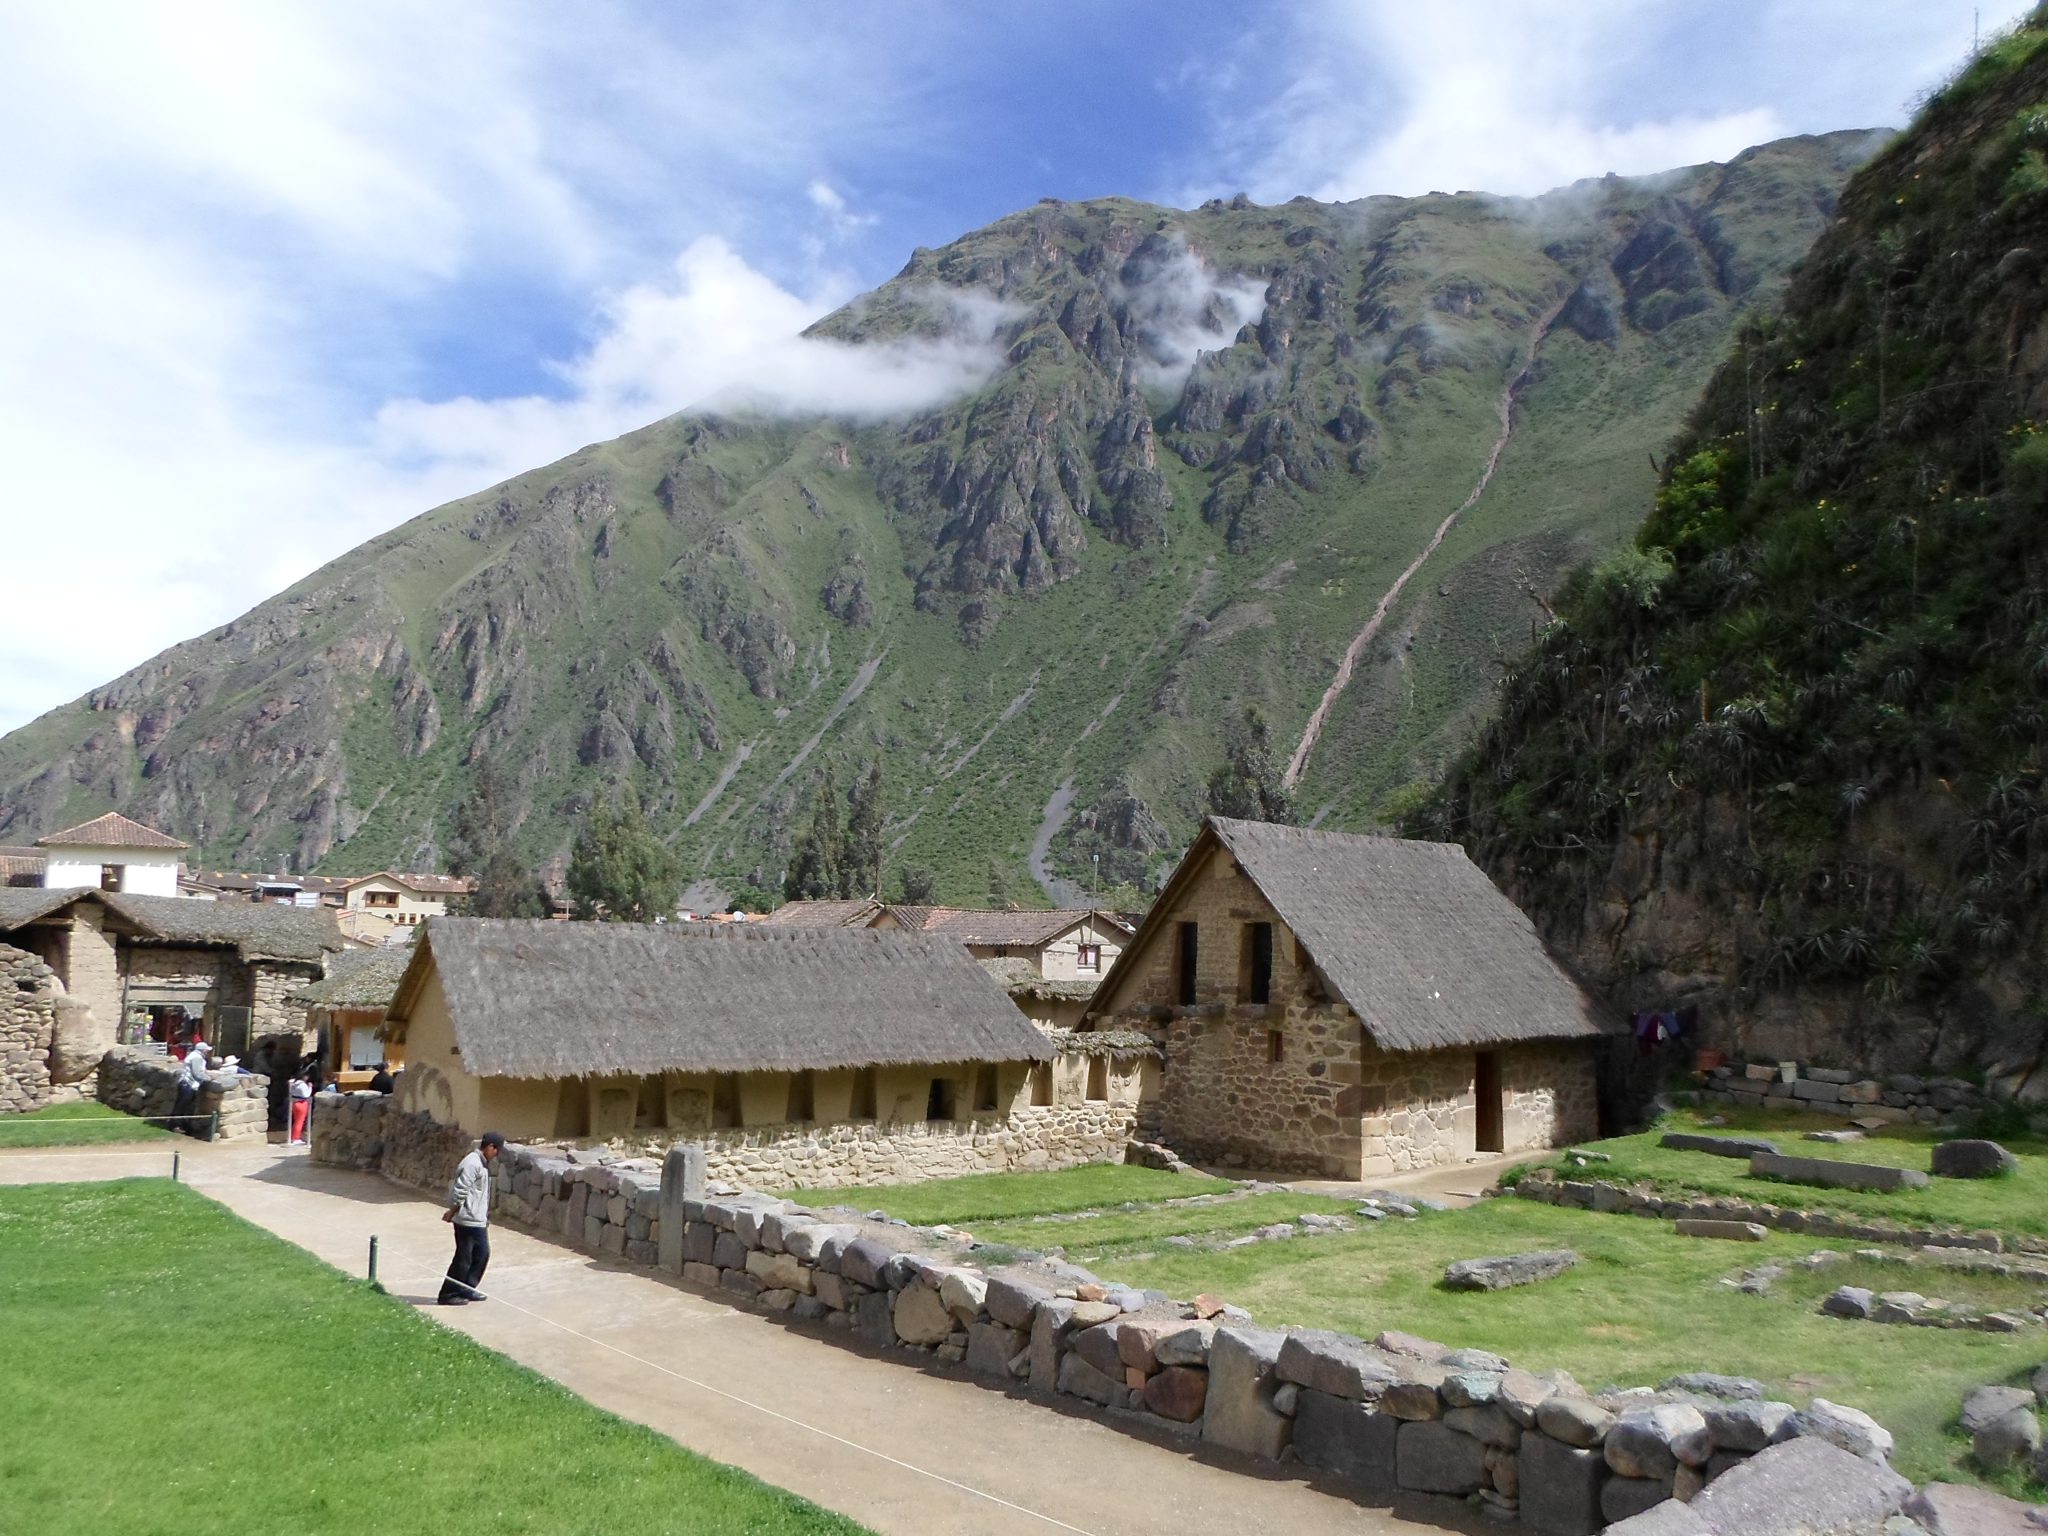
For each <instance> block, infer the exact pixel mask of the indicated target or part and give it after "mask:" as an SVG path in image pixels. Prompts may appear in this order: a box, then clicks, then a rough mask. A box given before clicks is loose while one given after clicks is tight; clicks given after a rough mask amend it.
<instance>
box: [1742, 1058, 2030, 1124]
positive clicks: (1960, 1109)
mask: <svg viewBox="0 0 2048 1536" xmlns="http://www.w3.org/2000/svg"><path fill="white" fill-rule="evenodd" d="M1702 1096H1703V1097H1705V1098H1708V1099H1712V1100H1714V1101H1715V1102H1717V1103H1722V1104H1746V1105H1762V1104H1769V1105H1771V1106H1773V1107H1775V1108H1778V1109H1807V1110H1812V1111H1814V1112H1816V1113H1818V1114H1825V1115H1844V1116H1847V1117H1848V1118H1849V1119H1851V1120H1857V1119H1873V1120H1888V1121H1894V1122H1897V1121H1902V1120H1912V1121H1915V1122H1917V1123H1918V1124H1921V1125H1940V1124H1942V1123H1943V1122H1945V1121H1950V1120H1953V1119H1955V1118H1956V1117H1957V1116H1959V1115H1960V1116H1967V1115H1973V1114H1976V1113H1978V1112H1980V1111H1982V1110H1984V1109H1985V1108H1987V1107H1988V1106H1989V1105H1990V1104H1992V1103H1993V1102H1994V1101H1995V1098H1996V1096H1995V1095H1993V1094H1990V1093H1987V1092H1986V1091H1985V1090H1984V1089H1982V1088H1980V1087H1978V1086H1977V1085H1976V1084H1975V1083H1972V1082H1966V1081H1965V1080H1964V1079H1962V1078H1959V1077H1918V1076H1914V1075H1911V1074H1907V1073H1896V1072H1895V1073H1892V1074H1890V1075H1889V1076H1886V1077H1882V1078H1878V1077H1870V1076H1868V1075H1866V1074H1864V1073H1862V1072H1847V1071H1843V1070H1841V1069H1839V1068H1832V1067H1812V1066H1806V1065H1804V1064H1802V1063H1794V1075H1793V1077H1792V1080H1791V1081H1789V1082H1787V1081H1785V1080H1784V1079H1783V1076H1782V1074H1781V1073H1780V1071H1779V1064H1778V1063H1777V1062H1751V1063H1749V1064H1748V1065H1746V1066H1738V1067H1716V1068H1715V1069H1714V1070H1713V1071H1712V1072H1710V1073H1709V1074H1708V1075H1707V1080H1706V1084H1705V1087H1704V1088H1703V1089H1702Z"/></svg>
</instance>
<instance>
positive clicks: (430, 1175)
mask: <svg viewBox="0 0 2048 1536" xmlns="http://www.w3.org/2000/svg"><path fill="white" fill-rule="evenodd" d="M445 1135H446V1128H445V1127H440V1126H437V1125H435V1124H434V1123H433V1122H431V1121H429V1120H427V1119H426V1117H424V1116H420V1115H416V1114H409V1113H405V1112H401V1111H399V1110H397V1109H396V1107H395V1106H394V1105H393V1103H392V1101H391V1100H390V1099H389V1098H388V1097H385V1096H382V1095H371V1094H359V1095H352V1096H348V1097H345V1098H326V1097H323V1098H322V1099H321V1100H320V1101H319V1102H318V1103H317V1104H316V1106H315V1109H314V1124H313V1156H314V1157H315V1159H316V1160H322V1161H332V1162H341V1163H345V1164H347V1165H349V1166H354V1167H364V1168H368V1167H381V1168H384V1169H385V1170H386V1171H391V1169H392V1166H393V1162H392V1160H393V1159H394V1157H396V1158H397V1159H398V1161H399V1162H400V1163H401V1164H403V1165H404V1166H407V1167H409V1168H410V1169H411V1170H412V1171H413V1172H414V1173H415V1174H416V1175H418V1177H416V1178H414V1179H411V1180H409V1181H410V1182H421V1183H424V1184H425V1186H426V1187H427V1188H429V1189H431V1190H433V1192H434V1193H435V1194H436V1195H437V1196H438V1195H439V1194H440V1192H441V1189H442V1188H443V1187H444V1186H445V1184H446V1181H447V1179H448V1178H449V1176H450V1174H451V1173H452V1171H453V1168H454V1165H455V1162H456V1161H457V1160H458V1159H459V1157H460V1155H461V1152H462V1151H463V1150H464V1149H466V1147H467V1145H468V1143H467V1141H466V1140H465V1141H464V1142H463V1144H462V1145H461V1146H446V1145H442V1144H439V1143H434V1142H433V1140H432V1138H434V1137H437V1136H440V1137H444V1138H445ZM430 1147H432V1148H433V1150H434V1155H437V1156H442V1157H444V1158H445V1160H444V1161H443V1162H441V1163H440V1164H439V1165H438V1166H436V1167H433V1168H428V1167H426V1166H425V1164H424V1161H408V1160H409V1159H423V1158H424V1156H425V1155H426V1153H427V1151H428V1149H429V1148H430ZM604 1155H605V1154H602V1153H573V1154H567V1155H557V1154H554V1153H551V1152H548V1151H545V1150H542V1149H537V1148H531V1147H524V1146H519V1145H516V1144H515V1145H512V1146H508V1147H507V1148H506V1149H505V1153H504V1155H503V1156H502V1157H501V1158H499V1160H498V1161H497V1163H496V1165H495V1167H494V1169H493V1176H492V1180H491V1205H492V1213H493V1219H494V1220H497V1221H500V1222H504V1223H509V1224H513V1225H517V1226H521V1227H525V1228H527V1229H529V1230H532V1231H535V1232H538V1233H541V1234H543V1235H547V1236H553V1237H559V1238H560V1239H562V1240H564V1241H566V1242H568V1243H570V1244H572V1245H573V1246H575V1247H578V1248H580V1249H583V1250H585V1251H587V1252H591V1253H597V1254H603V1255H607V1256H610V1257H613V1258H617V1259H621V1260H623V1261H625V1262H628V1263H638V1264H646V1265H650V1266H653V1267H657V1268H660V1269H662V1270H664V1271H666V1272H668V1273H671V1274H675V1275H677V1276H679V1277H680V1278H681V1279H682V1280H683V1281H685V1282H687V1283H690V1284H694V1285H697V1286H700V1287H703V1288H705V1289H710V1290H716V1291H718V1292H720V1293H721V1294H723V1295H726V1296H728V1297H731V1298H733V1299H734V1300H736V1301H739V1302H743V1303H745V1304H747V1305H750V1306H754V1307H757V1308H760V1309H762V1310H764V1311H767V1312H770V1313H777V1314H782V1315H785V1316H788V1317H790V1318H793V1319H795V1320H798V1321H801V1322H807V1323H812V1324H816V1325H819V1326H820V1327H822V1328H823V1329H825V1330H827V1334H826V1336H827V1337H830V1336H831V1335H832V1334H833V1333H836V1334H838V1335H840V1336H842V1337H844V1338H846V1339H848V1340H850V1341H857V1342H858V1343H859V1344H860V1345H862V1346H865V1347H870V1348H875V1349H880V1350H885V1351H891V1352H897V1353H900V1354H903V1355H905V1356H906V1357H908V1358H910V1359H912V1360H926V1361H939V1362H944V1363H945V1364H948V1365H951V1366H957V1367H959V1368H961V1369H962V1370H964V1371H966V1372H967V1373H968V1374H970V1375H971V1376H973V1377H975V1378H977V1379H979V1380H981V1381H983V1382H984V1383H986V1384H987V1385H988V1386H990V1387H991V1388H994V1389H997V1390H1005V1391H1007V1390H1023V1391H1028V1392H1030V1393H1032V1394H1033V1395H1035V1396H1039V1397H1043V1398H1048V1399H1062V1400H1065V1401H1066V1402H1068V1403H1069V1404H1071V1405H1075V1406H1078V1405H1081V1404H1090V1405H1093V1406H1094V1408H1095V1409H1096V1410H1097V1411H1099V1412H1101V1413H1102V1414H1104V1415H1105V1416H1107V1417H1108V1418H1109V1419H1110V1420H1111V1421H1112V1422H1114V1423H1119V1424H1122V1425H1126V1426H1130V1427H1139V1426H1142V1427H1144V1428H1146V1429H1148V1430H1150V1431H1151V1432H1154V1433H1164V1434H1171V1435H1176V1436H1180V1437H1184V1438H1185V1439H1187V1440H1189V1441H1191V1442H1200V1443H1203V1444H1205V1445H1209V1446H1213V1447H1219V1448H1222V1449H1225V1450H1229V1451H1233V1452H1236V1453H1238V1454H1241V1455H1244V1456H1248V1457H1251V1458H1253V1459H1254V1460H1256V1461H1259V1462H1264V1463H1278V1462H1282V1461H1289V1462H1297V1463H1299V1464H1301V1465H1302V1466H1304V1467H1307V1468H1309V1469H1311V1470H1312V1471H1315V1472H1318V1473H1324V1474H1327V1475H1328V1476H1330V1477H1331V1478H1333V1479H1334V1480H1336V1481H1337V1482H1338V1483H1340V1484H1342V1485H1344V1486H1347V1487H1348V1488H1349V1489H1350V1490H1351V1491H1352V1492H1353V1493H1354V1494H1355V1495H1356V1496H1357V1497H1358V1498H1359V1499H1360V1500H1361V1501H1363V1502H1367V1503H1380V1504H1383V1503H1386V1502H1387V1501H1389V1500H1390V1499H1391V1498H1393V1497H1394V1496H1395V1495H1397V1494H1398V1495H1402V1496H1410V1495H1417V1494H1436V1495H1443V1496H1447V1497H1451V1498H1459V1499H1464V1500H1467V1501H1477V1502H1479V1503H1481V1504H1483V1505H1484V1506H1485V1507H1486V1508H1487V1510H1488V1511H1489V1512H1490V1513H1492V1514H1495V1515H1497V1516H1500V1517H1502V1518H1508V1519H1516V1520H1519V1522H1520V1524H1521V1525H1522V1526H1523V1527H1524V1528H1525V1529H1528V1530H1531V1531H1535V1532H1538V1533H1542V1536H1585V1533H1590V1532H1594V1531H1599V1530H1602V1529H1605V1528H1606V1527H1607V1526H1608V1525H1610V1524H1613V1523H1615V1522H1619V1521H1621V1520H1624V1519H1626V1518H1628V1517H1630V1516H1632V1515H1635V1514H1637V1513H1639V1512H1641V1511H1644V1510H1648V1509H1651V1508H1653V1507H1656V1506H1659V1505H1661V1504H1664V1503H1667V1502H1669V1501H1673V1500H1676V1501H1679V1502H1685V1501H1689V1500H1692V1499H1694V1498H1696V1497H1702V1496H1704V1494H1705V1492H1706V1491H1707V1490H1709V1489H1711V1488H1713V1487H1714V1486H1715V1485H1716V1484H1717V1483H1718V1482H1719V1481H1720V1480H1721V1479H1722V1478H1723V1477H1724V1476H1729V1475H1732V1474H1734V1473H1735V1472H1736V1471H1737V1470H1738V1469H1742V1468H1745V1467H1752V1466H1753V1467H1754V1469H1755V1474H1754V1475H1750V1474H1745V1477H1744V1479H1743V1485H1744V1486H1747V1485H1748V1484H1749V1483H1753V1482H1755V1481H1756V1480H1757V1478H1758V1477H1760V1476H1762V1475H1764V1474H1765V1473H1767V1472H1768V1470H1769V1468H1770V1467H1771V1465H1772V1463H1773V1462H1774V1461H1775V1460H1778V1459H1784V1458H1785V1448H1786V1447H1787V1446H1788V1445H1790V1444H1794V1443H1798V1442H1803V1441H1809V1440H1810V1441H1815V1442H1820V1443H1821V1445H1822V1447H1823V1449H1822V1451H1821V1452H1820V1453H1819V1454H1821V1456H1822V1458H1823V1460H1825V1459H1826V1458H1827V1457H1841V1458H1843V1461H1844V1462H1845V1463H1854V1465H1855V1467H1860V1468H1864V1469H1867V1470H1866V1472H1863V1473H1858V1472H1856V1471H1854V1470H1853V1469H1850V1470H1847V1471H1843V1470H1840V1469H1839V1468H1837V1470H1836V1471H1834V1472H1831V1473H1830V1475H1831V1476H1838V1477H1846V1478H1849V1479H1851V1480H1853V1479H1854V1478H1855V1477H1858V1476H1867V1477H1872V1478H1882V1479H1885V1480H1888V1481H1886V1482H1885V1483H1884V1487H1885V1488H1886V1489H1887V1490H1888V1494H1887V1496H1888V1497H1889V1498H1890V1500H1891V1507H1892V1509H1894V1510H1896V1508H1897V1507H1898V1503H1899V1501H1900V1500H1902V1499H1903V1498H1904V1496H1905V1493H1906V1492H1907V1491H1909V1489H1908V1487H1907V1485H1905V1484H1904V1480H1903V1479H1899V1478H1897V1477H1895V1476H1894V1475H1893V1474H1891V1473H1890V1472H1889V1471H1888V1470H1885V1469H1884V1468H1883V1462H1884V1460H1885V1458H1886V1456H1888V1455H1889V1452H1890V1448H1891V1437H1890V1436H1889V1435H1888V1434H1886V1432H1885V1431H1884V1429H1883V1428H1882V1427H1881V1426H1879V1425H1877V1424H1875V1423H1873V1422H1872V1421H1871V1420H1870V1419H1868V1418H1867V1417H1866V1416H1864V1415H1863V1414H1861V1413H1858V1412H1857V1411H1856V1410H1855V1409H1853V1408H1846V1407H1843V1406H1841V1405H1837V1404H1833V1403H1829V1402H1826V1401H1825V1400H1823V1399H1818V1398H1816V1399H1814V1400H1813V1401H1812V1402H1810V1403H1808V1404H1807V1405H1806V1406H1805V1407H1804V1408H1799V1407H1796V1406H1794V1405H1793V1404H1789V1403H1777V1402H1771V1401H1767V1400H1766V1399H1765V1397H1764V1394H1763V1389H1762V1388H1761V1386H1759V1385H1758V1384H1757V1383H1755V1382H1752V1381H1747V1380H1743V1379H1740V1378H1732V1377H1724V1376H1712V1375H1705V1374H1702V1375H1696V1376H1688V1377H1679V1378H1674V1379H1673V1380H1671V1381H1667V1382H1665V1383H1664V1384H1663V1385H1662V1386H1661V1387H1658V1388H1656V1389H1650V1388H1632V1389H1627V1390H1621V1391H1608V1392H1604V1393H1598V1394H1595V1393H1589V1392H1587V1391H1585V1390H1584V1389H1583V1388H1581V1387H1580V1386H1579V1384H1578V1383H1577V1382H1576V1381H1574V1380H1573V1379H1572V1378H1571V1376H1570V1375H1568V1374H1566V1373H1564V1372H1551V1373H1548V1374H1545V1375H1536V1374H1533V1373H1530V1372H1527V1371H1521V1370H1517V1369H1515V1368H1514V1367H1513V1366H1512V1365H1511V1364H1510V1362H1509V1361H1507V1360H1505V1359H1503V1358H1501V1357H1500V1356H1498V1355H1494V1354H1490V1353H1488V1352H1486V1351H1483V1350H1469V1349H1468V1350H1454V1349H1451V1348H1448V1347H1446V1346H1445V1345H1443V1344H1440V1343H1436V1342H1434V1341H1432V1340H1427V1339H1420V1338H1416V1337H1413V1336H1411V1335H1407V1334H1402V1333H1398V1332H1394V1331H1388V1332H1384V1333H1381V1334H1379V1335H1378V1336H1377V1337H1375V1338H1373V1339H1371V1340H1367V1339H1363V1338H1356V1337H1352V1336H1350V1335H1346V1334H1338V1333H1329V1332H1322V1331H1314V1330H1302V1329H1293V1330H1286V1329H1268V1328H1260V1327H1258V1326H1257V1325H1256V1324H1255V1323H1254V1321H1253V1319H1252V1318H1251V1317H1250V1316H1249V1314H1247V1313H1245V1312H1243V1311H1241V1310H1239V1309H1237V1308H1234V1307H1227V1306H1224V1305H1223V1304H1222V1303H1220V1302H1216V1301H1214V1300H1212V1299H1210V1298H1198V1299H1197V1300H1196V1301H1194V1302H1190V1303H1184V1302H1177V1301H1175V1300H1173V1299H1172V1298H1170V1297H1168V1296H1166V1295H1165V1294H1164V1293H1162V1292H1157V1291H1135V1290H1131V1289H1128V1288H1126V1287H1122V1286H1117V1285H1114V1284H1107V1283H1105V1282H1103V1281H1101V1280H1099V1279H1098V1278H1097V1277H1095V1276H1094V1275H1091V1274H1089V1273H1088V1272H1087V1271H1085V1270H1080V1269H1076V1268H1074V1267H1073V1266H1070V1265H1066V1264H1063V1263H1058V1262H1053V1261H1032V1262H1026V1263H1020V1264H1016V1265H1011V1266H1006V1267H1002V1268H994V1269H991V1268H986V1267H983V1266H982V1265H980V1264H977V1263H976V1262H975V1261H974V1250H973V1249H972V1248H971V1246H970V1240H968V1239H965V1238H963V1237H961V1236H959V1235H958V1234H945V1233H941V1232H936V1231H921V1230H918V1229H914V1228H910V1227H905V1226H901V1225H898V1224H891V1223H877V1222H874V1221H870V1220H865V1219H863V1218H862V1217H861V1216H860V1215H859V1214H858V1213H857V1212H855V1211H853V1210H850V1209H837V1210H827V1211H816V1210H809V1209H805V1208H803V1207H800V1206H796V1205H793V1204H791V1203H790V1202H789V1201H787V1200H781V1199H776V1198H774V1197H772V1196H768V1195H760V1194H745V1193H742V1194H733V1195H719V1194H717V1193H715V1192H714V1193H707V1192H706V1187H705V1178H704V1158H703V1155H702V1153H701V1151H699V1150H698V1149H696V1148H694V1147H690V1148H683V1147H678V1148H675V1149H673V1150H672V1151H671V1152H670V1154H669V1157H668V1160H667V1165H666V1167H663V1166H662V1165H658V1164H656V1163H655V1162H654V1161H653V1160H652V1159H623V1160H612V1161H608V1162H600V1161H595V1160H594V1159H596V1158H598V1157H602V1156H604ZM1791 1459H1792V1460H1793V1461H1794V1462H1796V1464H1797V1467H1798V1475H1799V1477H1801V1478H1802V1479H1804V1480H1805V1481H1806V1482H1807V1483H1810V1482H1811V1481H1812V1479H1813V1476H1814V1472H1813V1469H1812V1467H1811V1466H1809V1465H1808V1463H1809V1462H1810V1461H1811V1460H1812V1459H1813V1457H1812V1455H1811V1454H1809V1453H1808V1452H1807V1451H1805V1450H1802V1451H1800V1452H1797V1453H1794V1455H1793V1456H1792V1457H1791ZM1831 1465H1832V1464H1831ZM1893 1485H1896V1487H1895V1488H1894V1486H1893ZM1731 1486H1732V1485H1731ZM1673 1528H1674V1529H1683V1528H1685V1527H1673Z"/></svg>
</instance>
